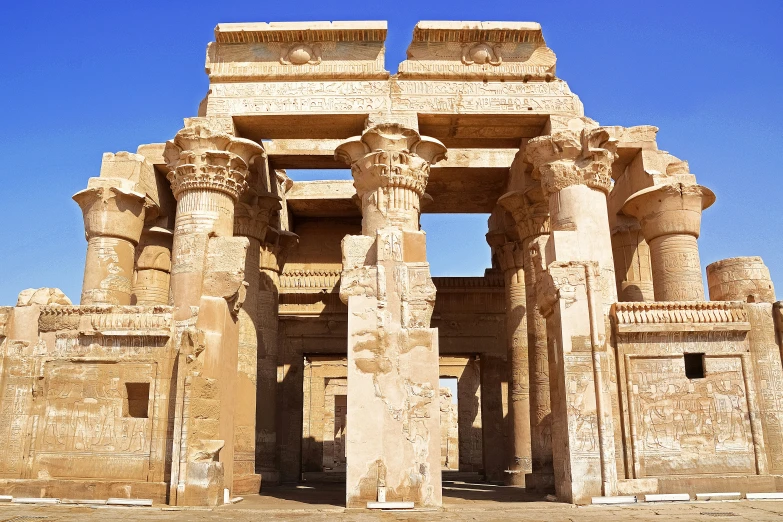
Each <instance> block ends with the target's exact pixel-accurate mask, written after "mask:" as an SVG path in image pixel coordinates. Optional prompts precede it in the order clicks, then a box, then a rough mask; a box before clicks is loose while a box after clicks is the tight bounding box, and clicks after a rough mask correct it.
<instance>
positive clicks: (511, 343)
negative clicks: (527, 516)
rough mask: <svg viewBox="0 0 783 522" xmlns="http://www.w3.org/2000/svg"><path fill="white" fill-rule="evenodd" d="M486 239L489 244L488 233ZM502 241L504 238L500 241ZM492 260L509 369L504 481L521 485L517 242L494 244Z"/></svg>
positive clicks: (522, 353) (524, 392)
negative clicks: (500, 289) (500, 288)
mask: <svg viewBox="0 0 783 522" xmlns="http://www.w3.org/2000/svg"><path fill="white" fill-rule="evenodd" d="M487 239H488V240H489V241H490V244H491V243H492V240H491V237H490V234H487ZM504 240H505V238H504ZM494 246H495V250H496V258H497V260H498V262H499V263H500V268H501V269H502V270H503V274H504V279H505V290H506V343H507V345H508V355H507V357H506V361H507V364H508V369H509V383H508V416H509V422H508V437H509V442H510V443H509V450H510V451H509V453H510V459H509V461H508V463H507V465H506V469H505V473H506V477H505V482H506V483H507V484H509V485H514V486H523V485H524V484H525V475H526V474H528V473H531V472H532V457H531V449H530V426H531V425H530V379H529V373H528V372H529V369H530V368H529V361H528V345H527V342H528V338H527V310H526V307H527V299H526V293H525V271H524V269H523V264H524V261H523V258H524V255H523V250H522V245H521V244H520V243H518V242H508V243H504V244H502V245H499V246H498V245H494Z"/></svg>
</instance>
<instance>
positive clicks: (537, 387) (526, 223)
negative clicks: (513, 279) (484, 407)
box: [498, 185, 554, 490]
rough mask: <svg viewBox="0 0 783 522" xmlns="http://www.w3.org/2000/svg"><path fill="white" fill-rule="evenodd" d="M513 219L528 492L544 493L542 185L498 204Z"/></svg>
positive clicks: (547, 484)
mask: <svg viewBox="0 0 783 522" xmlns="http://www.w3.org/2000/svg"><path fill="white" fill-rule="evenodd" d="M498 204H500V205H501V206H502V207H504V208H505V209H506V210H508V211H509V212H510V213H511V215H512V217H513V218H514V223H515V225H516V228H517V234H518V236H519V238H520V239H521V245H522V246H521V249H520V250H521V252H522V262H523V271H524V274H525V308H526V314H527V321H526V324H527V349H528V363H529V368H528V378H529V384H530V446H531V447H530V453H531V472H530V474H529V475H527V476H526V477H525V488H527V489H536V490H545V489H550V488H551V487H552V485H553V481H554V478H553V470H552V407H551V403H550V392H549V354H548V347H547V334H546V320H545V319H544V317H543V316H542V315H541V310H540V309H539V307H538V302H537V299H536V271H535V270H534V267H533V264H532V259H531V243H532V242H533V241H534V240H535V239H536V238H537V237H540V236H543V235H546V234H549V203H548V201H547V200H546V198H544V197H543V195H542V194H541V187H540V185H538V186H534V187H532V188H531V189H529V190H527V191H526V192H525V193H524V194H523V193H521V192H509V193H507V194H504V195H503V196H501V197H500V199H499V200H498Z"/></svg>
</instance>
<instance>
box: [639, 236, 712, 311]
mask: <svg viewBox="0 0 783 522" xmlns="http://www.w3.org/2000/svg"><path fill="white" fill-rule="evenodd" d="M650 257H652V272H653V280H654V281H655V286H654V290H655V300H656V301H704V283H703V282H702V278H701V262H700V260H699V245H698V242H697V241H696V237H695V236H692V235H689V234H667V235H663V236H658V237H656V238H654V239H652V240H651V241H650Z"/></svg>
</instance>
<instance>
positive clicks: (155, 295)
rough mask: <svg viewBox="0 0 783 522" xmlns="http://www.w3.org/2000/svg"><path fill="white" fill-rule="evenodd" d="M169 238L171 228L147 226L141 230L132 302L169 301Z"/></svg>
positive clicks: (170, 236)
mask: <svg viewBox="0 0 783 522" xmlns="http://www.w3.org/2000/svg"><path fill="white" fill-rule="evenodd" d="M171 242H172V232H171V230H168V229H166V228H162V227H149V228H147V229H145V230H144V231H143V232H142V234H141V241H139V247H138V253H137V255H136V273H135V274H134V276H133V295H132V298H131V304H136V305H165V304H168V303H169V290H170V282H171Z"/></svg>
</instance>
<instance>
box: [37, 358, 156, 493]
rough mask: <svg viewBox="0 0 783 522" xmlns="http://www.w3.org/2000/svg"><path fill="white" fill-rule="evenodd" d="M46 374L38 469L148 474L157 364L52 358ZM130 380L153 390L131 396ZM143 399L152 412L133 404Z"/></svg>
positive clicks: (62, 474) (58, 473)
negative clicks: (94, 361) (75, 460)
mask: <svg viewBox="0 0 783 522" xmlns="http://www.w3.org/2000/svg"><path fill="white" fill-rule="evenodd" d="M44 375H45V378H44V382H45V384H44V391H43V400H44V402H45V405H44V409H43V418H42V419H40V420H39V422H38V436H37V443H36V447H35V454H34V464H33V473H34V475H35V476H37V477H39V478H49V477H53V478H113V479H120V478H126V479H136V480H146V479H147V470H148V467H149V454H150V439H151V427H152V424H151V422H152V421H151V418H150V417H152V412H151V410H150V404H152V403H153V400H152V397H153V396H154V392H155V377H156V365H155V364H154V363H148V364H106V363H97V364H96V363H77V364H73V363H70V362H61V361H51V362H48V363H46V365H45V370H44ZM127 383H131V386H133V385H134V384H136V385H138V384H145V383H146V384H147V385H148V387H147V388H143V389H147V390H149V392H148V393H149V395H148V396H147V397H132V396H129V391H128V390H129V389H131V390H132V389H133V388H130V387H128V386H127ZM139 400H140V401H142V403H143V404H147V411H146V413H145V412H144V411H142V412H139V411H138V408H134V406H135V405H134V404H130V406H129V404H128V403H129V401H130V402H135V401H139ZM131 412H133V413H131ZM74 458H78V459H79V462H80V465H79V466H72V465H70V461H72V460H73V459H74Z"/></svg>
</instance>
